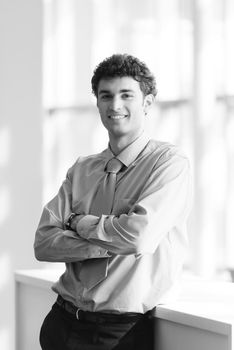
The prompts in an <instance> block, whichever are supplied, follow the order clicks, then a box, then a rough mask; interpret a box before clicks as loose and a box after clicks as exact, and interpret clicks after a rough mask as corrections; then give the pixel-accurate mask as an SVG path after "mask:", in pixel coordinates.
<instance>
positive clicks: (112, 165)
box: [106, 158, 123, 174]
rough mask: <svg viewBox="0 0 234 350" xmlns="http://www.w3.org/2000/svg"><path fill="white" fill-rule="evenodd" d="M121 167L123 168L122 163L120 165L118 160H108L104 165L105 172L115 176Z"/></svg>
mask: <svg viewBox="0 0 234 350" xmlns="http://www.w3.org/2000/svg"><path fill="white" fill-rule="evenodd" d="M122 166H123V163H121V161H120V160H119V159H117V158H112V159H111V160H109V162H108V163H107V165H106V172H107V173H114V174H117V173H118V172H119V171H120V169H121V168H122Z"/></svg>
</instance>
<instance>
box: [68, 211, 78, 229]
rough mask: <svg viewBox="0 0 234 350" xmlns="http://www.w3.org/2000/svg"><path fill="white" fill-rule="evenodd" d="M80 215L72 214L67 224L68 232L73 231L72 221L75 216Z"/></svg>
mask: <svg viewBox="0 0 234 350" xmlns="http://www.w3.org/2000/svg"><path fill="white" fill-rule="evenodd" d="M77 215H79V214H77V213H71V214H70V215H69V217H68V219H67V222H66V223H65V227H66V229H67V230H72V228H71V223H72V220H73V219H74V217H75V216H77Z"/></svg>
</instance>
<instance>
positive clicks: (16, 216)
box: [0, 0, 234, 350]
mask: <svg viewBox="0 0 234 350" xmlns="http://www.w3.org/2000/svg"><path fill="white" fill-rule="evenodd" d="M233 42H234V2H233V0H144V1H142V0H44V1H42V0H41V1H40V0H21V1H17V0H0V309H1V316H0V349H2V350H12V349H13V347H14V327H15V326H14V324H15V320H14V271H15V270H18V269H35V268H43V269H47V268H57V264H46V263H38V262H36V261H35V258H34V255H33V241H34V234H35V230H36V227H37V224H38V221H39V218H40V215H41V210H42V207H43V205H44V204H45V203H46V202H47V201H48V200H50V199H51V198H52V197H53V196H54V195H55V194H56V192H57V190H58V188H59V186H60V184H61V182H62V181H63V179H64V177H65V176H66V171H67V169H68V168H69V167H70V166H71V165H72V164H73V162H74V161H75V160H76V158H77V157H78V156H80V155H86V154H90V153H96V152H99V151H101V150H102V149H104V148H105V147H106V146H107V140H108V139H107V134H106V132H105V130H104V128H103V127H102V125H101V123H100V120H99V116H98V113H97V110H96V101H95V99H94V97H93V96H92V94H91V85H90V80H91V77H92V72H93V69H94V68H95V66H96V65H97V64H98V63H99V62H100V61H101V60H103V59H104V58H105V57H107V56H110V55H112V54H113V53H130V54H133V55H135V56H137V57H139V58H140V59H141V60H143V61H145V62H146V64H147V65H148V66H149V67H150V69H151V70H152V71H153V72H154V74H155V76H156V80H157V85H158V91H159V93H158V96H157V100H156V103H155V105H154V106H153V108H152V111H151V113H150V115H149V117H148V124H147V128H148V131H149V133H150V134H151V136H152V138H155V139H159V140H163V141H168V142H172V143H175V144H178V145H179V146H181V148H182V149H183V150H184V152H185V153H187V155H188V157H189V158H190V161H191V164H192V169H193V175H194V205H193V210H192V213H191V215H190V218H189V224H188V229H189V251H188V256H187V260H186V264H185V271H186V273H189V274H193V275H197V276H201V277H204V278H212V279H217V280H225V281H230V282H232V271H233V269H234V254H233V251H234V235H233V230H234V65H233V62H234V45H233ZM32 313H33V310H32Z"/></svg>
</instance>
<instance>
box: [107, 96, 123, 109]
mask: <svg viewBox="0 0 234 350" xmlns="http://www.w3.org/2000/svg"><path fill="white" fill-rule="evenodd" d="M122 107H123V102H122V100H121V98H119V97H117V96H116V97H113V98H112V100H111V104H110V109H112V110H113V111H119V110H121V108H122Z"/></svg>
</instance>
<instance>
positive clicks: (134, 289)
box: [34, 55, 191, 350]
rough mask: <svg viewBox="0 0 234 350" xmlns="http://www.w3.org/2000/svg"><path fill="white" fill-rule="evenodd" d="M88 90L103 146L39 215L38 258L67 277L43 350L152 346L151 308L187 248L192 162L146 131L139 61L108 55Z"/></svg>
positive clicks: (150, 88)
mask: <svg viewBox="0 0 234 350" xmlns="http://www.w3.org/2000/svg"><path fill="white" fill-rule="evenodd" d="M92 88H93V93H94V94H95V96H96V98H97V107H98V110H99V113H100V116H101V120H102V123H103V125H104V127H105V128H106V129H107V131H108V134H109V146H108V148H107V149H106V150H104V151H103V152H102V153H99V154H95V155H91V156H88V157H80V158H78V160H77V162H76V163H75V164H74V165H73V166H72V167H71V168H70V169H69V170H68V173H67V177H66V180H65V181H64V182H63V184H62V186H61V188H60V190H59V192H58V194H57V196H56V197H55V198H54V199H52V201H50V202H49V203H48V204H47V205H46V206H45V208H44V210H43V213H42V217H41V220H40V223H39V226H38V229H37V232H36V238H35V245H34V248H35V256H36V258H37V259H38V260H40V261H50V262H64V263H65V264H66V270H65V272H64V274H63V275H62V276H61V277H60V279H59V281H58V282H57V283H55V284H54V286H53V290H54V291H55V293H57V294H58V298H57V301H56V302H55V304H54V305H53V307H52V310H51V311H50V313H49V314H48V315H47V317H46V319H45V320H44V323H43V325H42V329H41V333H40V342H41V346H42V349H43V350H52V349H53V350H58V349H63V350H66V349H67V350H68V349H82V350H87V349H108V350H110V349H128V350H131V349H144V350H147V349H154V334H153V326H152V320H151V319H152V317H151V315H152V312H151V310H152V309H153V308H155V306H156V305H158V304H159V303H163V302H165V301H167V300H169V297H170V295H171V294H172V291H173V286H174V285H175V282H176V280H177V279H178V276H179V274H180V272H181V267H182V262H183V256H184V254H183V253H184V251H185V248H186V225H185V223H186V219H187V216H188V213H189V208H190V202H191V175H190V168H189V162H188V160H187V158H186V157H185V156H184V155H183V154H181V152H180V151H179V150H178V148H177V147H175V146H173V145H171V144H168V143H164V142H159V141H154V140H149V138H148V137H147V135H146V134H145V132H144V126H145V121H146V118H147V111H148V109H149V108H150V106H151V105H152V103H153V101H154V98H155V96H156V86H155V79H154V77H153V75H152V73H151V72H150V71H149V69H148V68H147V66H146V65H145V64H144V63H143V62H141V61H139V60H138V59H137V58H135V57H133V56H130V55H113V56H111V57H109V58H107V59H106V60H104V61H103V62H101V63H100V64H99V66H98V67H97V68H96V70H95V71H94V75H93V78H92Z"/></svg>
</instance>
